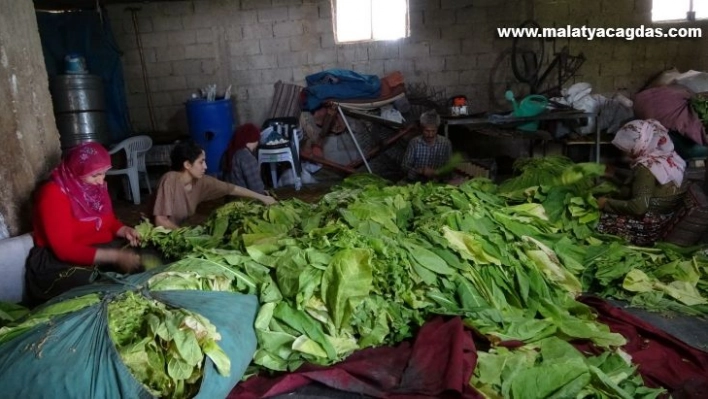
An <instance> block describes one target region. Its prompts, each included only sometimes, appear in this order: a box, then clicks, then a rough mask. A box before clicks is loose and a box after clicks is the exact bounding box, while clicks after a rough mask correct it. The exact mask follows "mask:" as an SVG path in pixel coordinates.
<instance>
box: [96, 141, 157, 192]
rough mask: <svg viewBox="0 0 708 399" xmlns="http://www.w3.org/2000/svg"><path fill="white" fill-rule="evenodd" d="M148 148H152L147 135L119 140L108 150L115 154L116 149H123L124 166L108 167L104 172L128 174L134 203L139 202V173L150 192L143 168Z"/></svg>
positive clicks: (145, 170) (108, 173) (148, 181)
mask: <svg viewBox="0 0 708 399" xmlns="http://www.w3.org/2000/svg"><path fill="white" fill-rule="evenodd" d="M150 148H152V139H151V138H150V137H149V136H133V137H129V138H127V139H125V140H123V141H121V142H120V143H118V144H116V146H115V147H113V148H112V149H111V150H110V151H108V153H109V154H115V153H117V152H118V151H121V150H125V158H126V161H127V163H126V167H125V168H123V169H109V170H108V172H106V174H107V175H126V176H128V183H129V184H130V193H129V194H130V197H131V199H132V200H133V203H134V204H136V205H137V204H139V203H140V180H139V179H140V173H143V174H144V176H145V184H146V185H147V189H148V193H150V194H152V189H151V188H150V180H149V179H148V175H147V169H146V168H145V154H147V152H148V151H149V150H150Z"/></svg>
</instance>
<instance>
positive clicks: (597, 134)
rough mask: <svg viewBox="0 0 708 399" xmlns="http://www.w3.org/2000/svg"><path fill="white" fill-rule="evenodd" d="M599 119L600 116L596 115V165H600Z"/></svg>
mask: <svg viewBox="0 0 708 399" xmlns="http://www.w3.org/2000/svg"><path fill="white" fill-rule="evenodd" d="M597 119H598V114H595V117H594V120H595V163H600V123H599V121H598V120H597Z"/></svg>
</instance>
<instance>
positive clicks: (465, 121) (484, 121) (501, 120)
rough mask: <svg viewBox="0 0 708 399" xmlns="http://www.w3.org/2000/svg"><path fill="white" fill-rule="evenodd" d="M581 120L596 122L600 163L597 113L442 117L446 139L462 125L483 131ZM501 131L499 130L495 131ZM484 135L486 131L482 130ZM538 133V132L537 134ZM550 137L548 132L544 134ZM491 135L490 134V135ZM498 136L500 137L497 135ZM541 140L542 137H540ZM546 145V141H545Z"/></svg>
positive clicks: (597, 160) (529, 137)
mask: <svg viewBox="0 0 708 399" xmlns="http://www.w3.org/2000/svg"><path fill="white" fill-rule="evenodd" d="M581 119H594V120H595V162H598V163H599V162H600V125H599V124H598V123H597V113H595V112H585V111H578V110H562V111H550V112H545V113H543V114H540V115H537V116H528V117H517V116H506V115H496V114H492V115H479V116H461V117H460V116H442V121H443V124H444V129H445V137H448V133H449V132H448V128H449V126H451V125H462V126H468V127H470V128H476V129H475V130H481V129H483V128H489V127H492V126H496V127H514V126H518V125H521V124H524V123H528V122H535V121H562V120H581ZM495 130H499V129H495ZM481 131H482V133H484V130H481ZM536 133H538V132H536ZM544 133H546V134H548V136H550V134H549V133H548V132H544ZM524 134H527V135H533V134H534V132H524ZM488 135H489V134H488ZM517 135H518V137H523V136H522V134H517ZM496 136H498V135H496ZM543 136H544V137H543V138H542V139H544V140H551V139H552V138H551V137H545V135H543ZM525 138H527V139H533V137H532V136H527V137H525ZM539 138H540V137H539ZM544 143H545V141H544Z"/></svg>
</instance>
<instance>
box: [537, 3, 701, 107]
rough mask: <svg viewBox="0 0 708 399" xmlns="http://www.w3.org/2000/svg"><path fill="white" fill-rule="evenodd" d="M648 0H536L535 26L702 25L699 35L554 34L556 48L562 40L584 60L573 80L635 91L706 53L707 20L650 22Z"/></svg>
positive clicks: (694, 65)
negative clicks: (584, 36) (569, 36)
mask: <svg viewBox="0 0 708 399" xmlns="http://www.w3.org/2000/svg"><path fill="white" fill-rule="evenodd" d="M651 3H652V0H601V1H600V0H598V1H593V2H588V1H582V0H536V1H535V15H536V19H537V20H538V22H539V23H540V24H541V26H544V27H552V26H565V25H572V26H575V27H581V26H583V25H585V26H588V27H597V28H620V27H621V28H638V27H642V26H644V27H647V28H649V27H662V28H664V29H668V28H669V27H688V26H691V27H702V28H703V30H704V37H703V38H700V39H668V38H637V39H634V40H626V39H622V38H595V39H594V40H586V39H570V40H567V39H557V41H556V45H557V48H560V47H562V46H563V45H568V46H569V47H570V49H571V53H572V54H577V53H579V52H582V53H583V54H584V55H585V56H586V58H587V61H586V62H585V63H584V64H583V66H582V69H581V70H580V74H579V76H577V77H576V78H575V81H587V82H590V83H592V84H593V88H594V89H595V91H598V92H604V93H610V92H614V91H624V92H627V93H629V94H633V93H635V92H636V91H637V90H638V89H640V88H641V87H643V86H644V84H646V83H647V81H648V80H649V79H650V78H651V77H652V76H654V75H655V74H657V73H659V72H661V71H662V70H666V69H670V68H672V67H676V68H678V69H679V70H681V71H686V70H689V69H702V68H704V66H705V59H706V56H708V51H706V44H708V24H707V23H705V22H704V23H693V24H690V25H688V24H682V25H668V24H660V23H657V24H653V23H652V22H651Z"/></svg>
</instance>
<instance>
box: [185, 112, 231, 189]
mask: <svg viewBox="0 0 708 399" xmlns="http://www.w3.org/2000/svg"><path fill="white" fill-rule="evenodd" d="M232 104H233V103H232V101H231V99H230V98H229V99H227V100H223V99H222V100H215V101H206V100H202V99H191V100H189V101H187V102H186V103H185V105H186V107H187V123H188V124H189V134H190V135H191V136H192V139H194V141H196V142H197V144H199V145H200V146H201V147H202V148H203V149H204V153H205V154H206V163H207V174H208V175H211V176H218V175H219V173H220V171H219V162H220V161H221V156H222V155H223V154H224V152H225V151H226V148H227V147H228V145H229V141H230V140H231V135H232V134H233V131H234V128H235V126H236V121H235V119H234V112H233V105H232Z"/></svg>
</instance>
